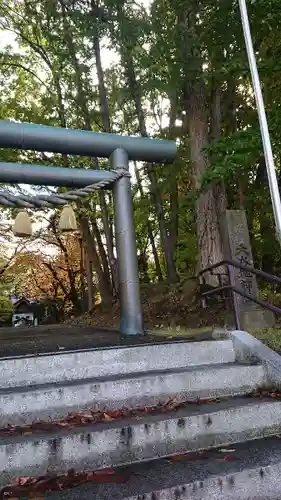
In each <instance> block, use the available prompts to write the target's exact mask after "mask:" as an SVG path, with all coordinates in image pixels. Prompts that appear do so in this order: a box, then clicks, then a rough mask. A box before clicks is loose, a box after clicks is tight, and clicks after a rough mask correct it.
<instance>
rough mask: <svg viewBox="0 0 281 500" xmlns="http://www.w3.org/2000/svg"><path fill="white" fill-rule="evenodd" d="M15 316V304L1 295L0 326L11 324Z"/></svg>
mask: <svg viewBox="0 0 281 500" xmlns="http://www.w3.org/2000/svg"><path fill="white" fill-rule="evenodd" d="M12 314H13V304H12V303H11V301H10V300H9V298H8V297H7V296H6V295H0V325H1V324H2V325H4V324H7V323H10V321H11V319H12Z"/></svg>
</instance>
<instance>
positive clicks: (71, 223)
mask: <svg viewBox="0 0 281 500" xmlns="http://www.w3.org/2000/svg"><path fill="white" fill-rule="evenodd" d="M77 229H78V226H77V220H76V216H75V213H74V210H73V208H72V206H71V205H66V206H65V207H64V208H63V209H62V212H61V216H60V220H59V231H61V232H67V231H77Z"/></svg>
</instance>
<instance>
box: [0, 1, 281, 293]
mask: <svg viewBox="0 0 281 500" xmlns="http://www.w3.org/2000/svg"><path fill="white" fill-rule="evenodd" d="M248 4H249V5H248V7H249V13H250V19H251V27H252V32H253V39H254V45H255V48H256V52H257V59H258V66H259V70H260V75H261V79H262V84H263V92H264V97H265V103H266V108H267V115H268V119H269V128H270V133H271V137H272V143H273V150H274V156H275V160H276V169H277V175H278V178H279V182H280V185H281V180H280V179H281V169H280V162H281V149H280V128H281V102H280V95H281V78H280V53H281V41H280V36H279V35H280V26H281V4H280V1H278V0H268V1H265V0H256V1H254V2H248ZM0 11H1V19H0V30H1V29H2V32H3V34H4V33H5V31H4V30H9V33H13V34H14V37H15V43H14V44H13V45H12V46H11V45H9V44H7V46H6V47H4V48H2V49H1V53H0V84H1V85H0V115H1V118H2V119H15V120H19V121H27V122H35V123H45V124H48V125H54V126H62V127H65V126H67V127H73V128H82V129H88V130H96V131H101V132H104V131H105V120H104V109H103V104H104V102H103V104H102V97H103V98H104V96H102V92H103V90H102V87H103V86H104V91H105V100H106V105H107V107H108V112H109V117H108V118H109V122H110V127H111V129H112V131H113V132H116V133H121V134H139V133H140V130H141V125H142V127H143V123H141V120H142V119H143V122H144V127H145V132H148V134H149V135H152V136H154V137H158V138H165V139H174V140H176V141H177V143H178V146H179V154H178V157H177V159H176V161H175V162H174V164H173V165H164V166H163V165H154V166H153V172H154V173H155V179H154V180H155V183H156V186H153V185H152V184H153V183H152V180H153V179H152V177H153V176H151V170H149V168H147V167H149V166H147V165H142V164H137V165H136V168H135V172H134V174H133V177H132V182H133V199H134V213H135V223H136V241H137V249H138V255H139V257H141V258H142V257H145V258H144V259H143V260H144V264H143V269H142V274H141V278H142V279H143V280H146V279H147V276H149V279H150V280H152V281H153V280H155V281H157V280H158V279H160V278H159V276H157V272H156V263H155V260H154V257H153V255H152V250H151V242H150V239H149V233H150V232H151V233H152V235H153V239H154V242H155V247H156V251H157V255H158V258H159V263H160V267H161V272H162V273H163V275H164V278H165V274H166V275H167V274H168V273H167V272H166V271H167V269H166V267H167V263H166V262H165V256H164V253H165V252H164V250H165V249H164V246H165V245H164V244H163V232H164V233H165V234H166V238H167V240H168V243H169V244H170V245H171V247H172V248H173V251H172V253H173V261H174V262H175V263H176V270H177V273H178V275H179V277H180V278H182V277H186V276H188V275H193V274H194V273H195V271H196V263H197V258H198V250H197V237H196V204H197V202H198V199H199V197H200V196H201V195H202V193H206V192H207V191H208V190H209V189H210V188H213V187H214V186H216V185H217V184H222V185H224V187H225V191H226V197H227V201H228V208H245V209H246V211H247V216H248V222H249V226H250V230H251V238H252V246H253V251H254V258H255V262H256V263H258V265H259V266H260V267H262V268H264V267H265V266H267V270H269V271H270V270H271V271H274V272H276V273H278V272H279V271H280V272H281V254H280V249H279V245H278V243H277V242H276V238H275V234H274V229H273V224H274V222H273V217H272V209H271V204H270V197H269V192H268V188H267V178H266V169H265V166H264V163H263V161H262V160H263V153H262V144H261V139H260V131H259V124H258V119H257V113H256V107H255V101H254V96H253V92H252V88H251V78H250V72H249V69H248V63H247V57H246V52H245V47H244V40H243V32H242V29H241V22H240V17H239V9H238V4H237V2H235V1H234V0H225V1H223V2H222V1H221V2H214V1H212V0H208V1H205V2H198V0H190V1H189V2H184V1H183V0H173V1H172V0H153V1H152V2H151V4H150V5H149V6H148V7H145V6H144V5H142V4H138V3H133V4H132V3H131V2H128V1H126V0H118V1H117V2H116V1H114V2H113V1H112V0H103V1H101V2H96V1H92V2H88V1H86V0H78V1H76V2H66V1H63V0H37V1H36V2H35V0H29V1H28V2H27V1H26V2H18V1H16V0H5V1H3V0H0ZM97 44H98V45H100V47H102V48H101V53H100V56H101V61H100V62H101V67H98V57H97ZM1 47H3V44H2V45H1ZM105 48H106V50H105ZM107 49H109V50H110V51H111V55H112V54H114V57H113V60H112V62H110V63H108V61H107V58H108V50H107ZM101 72H102V78H103V82H102V80H101ZM132 75H133V77H132ZM199 80H200V84H202V88H203V91H202V94H201V95H200V99H199V100H201V101H200V102H199V101H198V102H197V103H196V104H197V111H198V109H199V108H200V106H201V105H203V107H204V111H205V113H206V121H207V125H208V128H209V129H208V133H209V136H208V137H207V141H206V147H205V149H204V151H202V152H201V153H202V156H203V157H204V159H205V160H206V165H208V168H206V169H205V170H204V169H203V170H202V172H201V174H202V175H201V177H200V182H199V185H200V186H199V188H198V185H197V183H196V180H195V177H196V175H195V173H194V170H195V167H194V158H192V155H191V149H192V144H191V140H190V137H189V128H188V121H189V119H190V117H189V111H190V110H189V108H188V105H187V102H189V100H190V92H191V90H192V89H194V86H195V84H198V82H199ZM216 93H217V95H219V100H218V101H217V102H216V106H214V103H215V100H214V95H216ZM195 108H196V106H195ZM193 111H194V110H193ZM195 111H196V109H195ZM216 113H217V117H219V118H218V119H219V124H218V130H217V132H216V133H215V134H214V132H213V130H212V127H213V122H214V116H215V115H216ZM141 115H142V116H141ZM201 118H202V117H201V116H198V120H197V122H200V120H201ZM141 133H144V131H143V128H142V131H141ZM194 141H195V139H194ZM193 146H194V144H193ZM0 159H1V161H11V162H14V161H22V162H30V163H33V162H34V163H42V164H48V163H49V164H54V165H57V166H71V167H73V168H83V167H85V166H86V167H87V168H96V163H95V161H93V159H89V158H81V157H73V156H71V155H69V156H68V157H66V156H65V155H64V156H62V155H55V154H54V155H51V154H50V155H49V154H48V155H46V154H44V153H40V154H38V153H36V152H30V151H28V152H18V151H12V150H1V152H0ZM98 167H99V168H108V165H107V163H106V162H104V161H102V162H101V161H100V162H99V164H98ZM138 177H139V178H138ZM195 184H196V189H195ZM106 209H107V214H108V221H109V226H110V228H111V229H112V225H113V205H112V200H111V198H110V197H109V196H108V195H106ZM80 215H83V216H84V217H86V219H87V220H88V221H89V224H90V228H91V227H92V226H91V220H92V219H93V218H94V220H95V221H96V223H97V229H98V231H99V234H100V235H101V241H102V245H103V246H104V247H105V257H106V258H107V259H108V248H107V245H106V241H105V235H106V231H105V228H104V206H102V204H101V200H100V198H99V196H98V195H94V196H92V197H90V198H89V200H88V203H87V204H86V205H85V206H83V207H82V208H80ZM161 221H162V222H161ZM160 222H161V223H162V228H160ZM163 226H164V230H163ZM160 229H162V232H161V230H160ZM96 236H97V235H94V240H93V241H94V242H96V243H97V240H96ZM97 254H98V258H99V259H100V260H101V258H102V257H101V255H102V248H101V247H100V248H98V250H97ZM145 262H146V264H145ZM105 265H106V262H104V261H103V262H102V264H101V269H102V270H104V267H105ZM13 273H14V274H13V277H12V278H11V279H12V280H13V279H14V281H15V283H16V273H15V272H14V271H13ZM8 276H9V273H8V274H7V278H6V279H8ZM9 279H10V278H9ZM8 286H10V284H9V285H8Z"/></svg>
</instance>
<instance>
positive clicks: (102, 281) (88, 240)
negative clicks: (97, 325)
mask: <svg viewBox="0 0 281 500" xmlns="http://www.w3.org/2000/svg"><path fill="white" fill-rule="evenodd" d="M79 222H80V228H81V232H82V237H83V242H84V245H85V247H86V249H87V254H88V256H89V259H90V260H91V262H92V263H93V266H94V268H95V271H96V273H97V278H98V283H99V291H100V294H101V299H102V302H103V304H104V305H105V306H106V307H108V306H110V305H111V304H112V298H113V297H112V291H111V287H110V286H109V284H108V280H107V279H106V278H105V275H104V272H103V269H102V267H101V264H100V259H99V256H98V253H97V250H96V242H95V240H94V238H93V236H92V234H91V231H90V228H89V223H88V220H87V219H86V218H85V217H82V216H80V217H79Z"/></svg>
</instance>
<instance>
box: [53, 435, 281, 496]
mask: <svg viewBox="0 0 281 500" xmlns="http://www.w3.org/2000/svg"><path fill="white" fill-rule="evenodd" d="M229 449H230V450H231V451H230V453H225V451H224V450H222V452H221V451H220V449H217V450H211V451H210V452H207V453H204V454H202V455H199V456H197V457H196V456H194V455H193V454H192V455H191V456H188V455H187V456H186V457H181V460H180V461H178V460H171V459H161V460H155V461H153V462H148V463H142V464H137V465H134V466H132V467H129V468H128V467H124V468H120V469H117V471H116V472H117V474H120V475H123V476H125V477H127V478H128V480H127V482H126V483H125V484H93V483H88V484H85V485H82V486H80V487H78V488H74V489H67V490H65V491H60V492H53V493H48V494H47V495H46V498H47V499H48V500H77V498H79V500H94V499H98V500H108V499H113V498H114V500H280V498H281V482H280V475H281V440H280V439H278V438H276V437H271V438H266V439H260V440H255V441H251V442H249V443H240V444H236V445H235V446H231V448H229ZM228 457H229V460H224V458H228Z"/></svg>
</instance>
